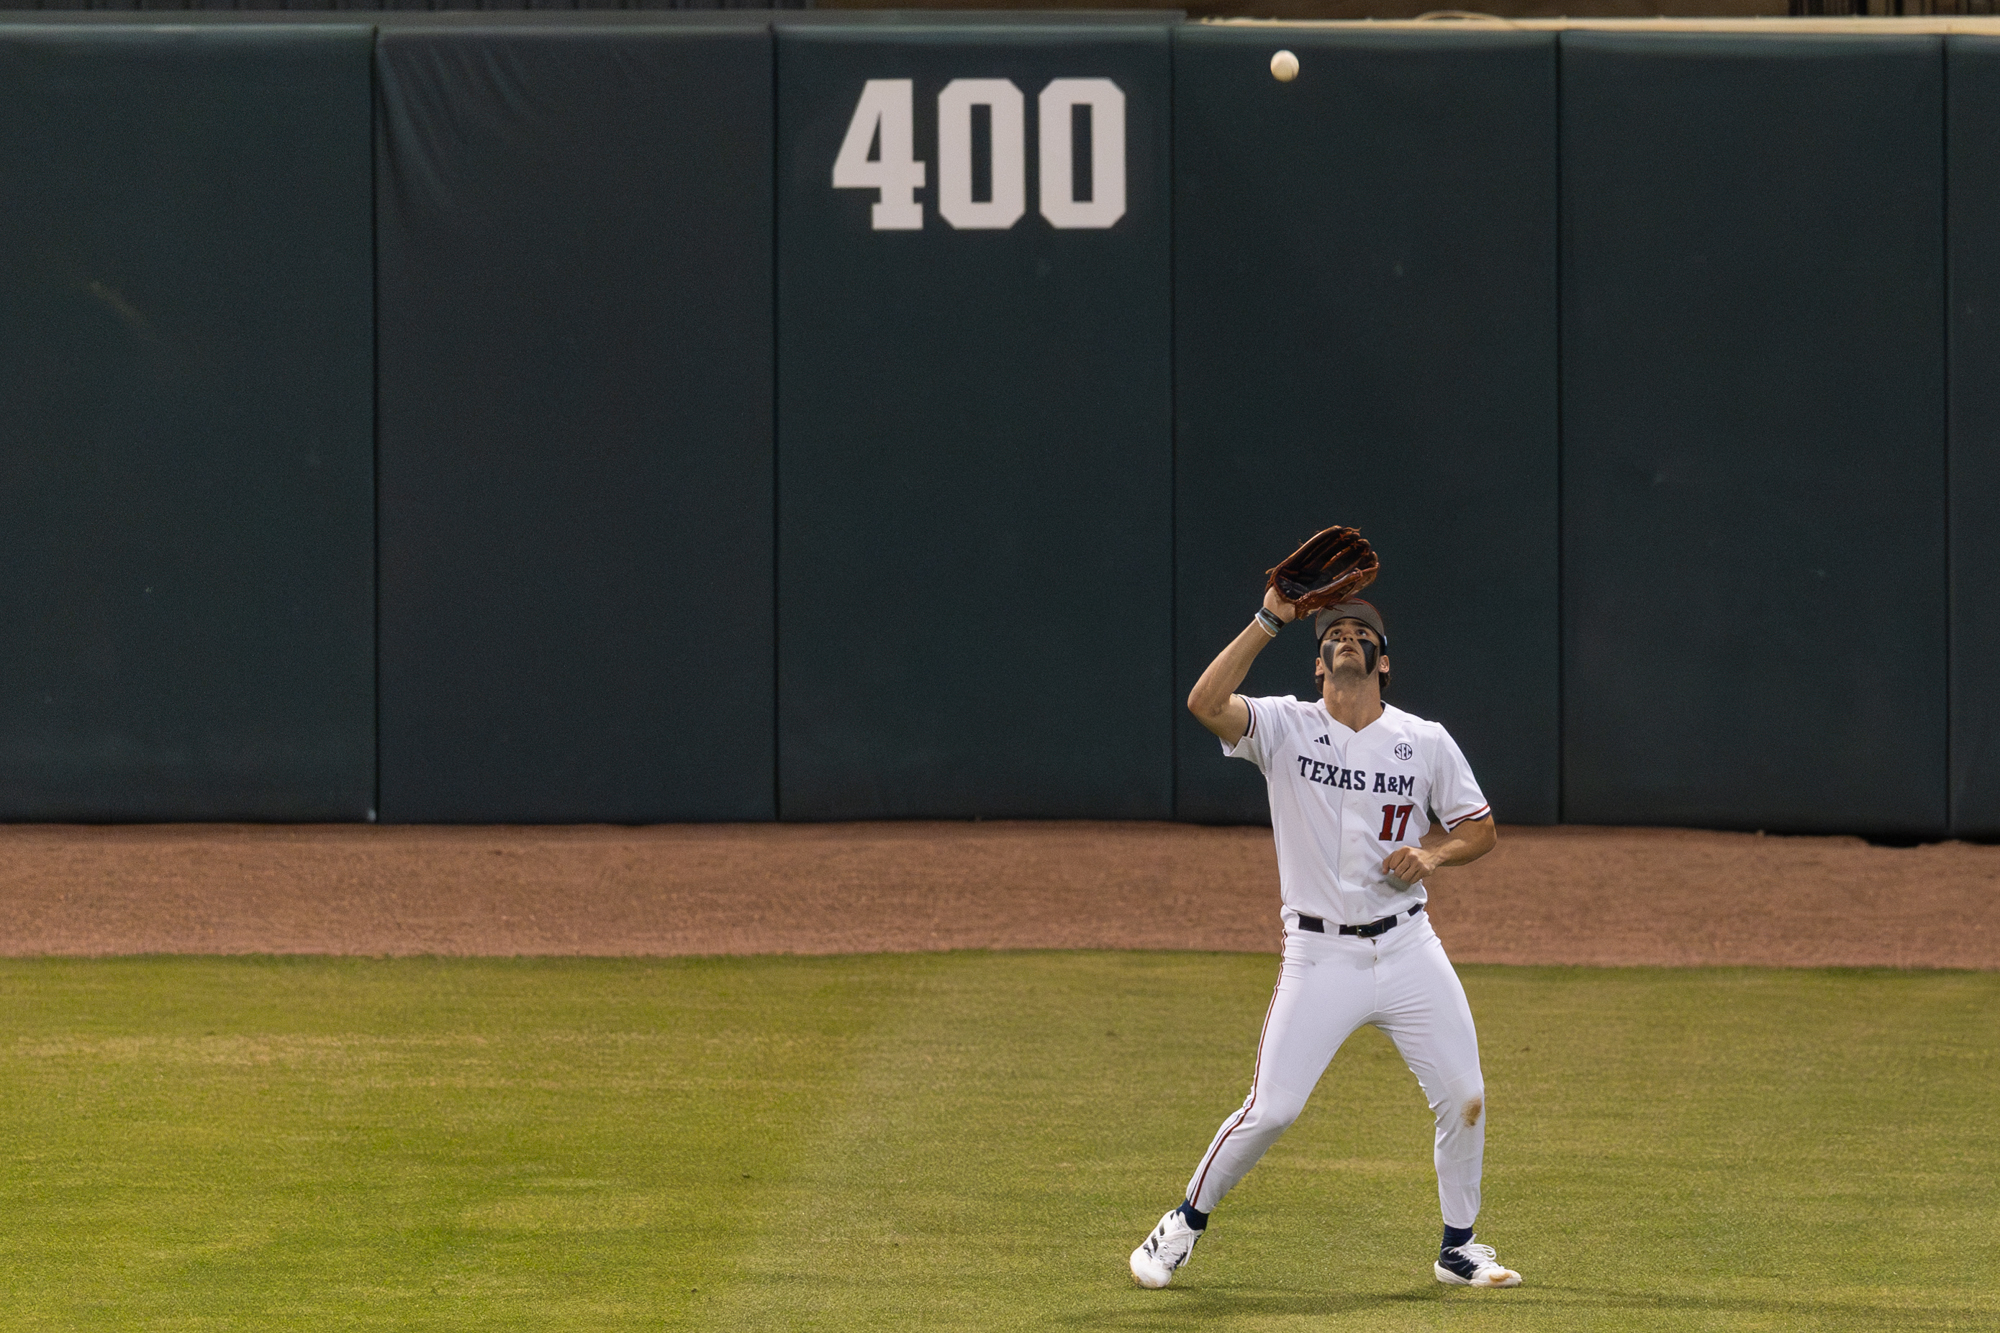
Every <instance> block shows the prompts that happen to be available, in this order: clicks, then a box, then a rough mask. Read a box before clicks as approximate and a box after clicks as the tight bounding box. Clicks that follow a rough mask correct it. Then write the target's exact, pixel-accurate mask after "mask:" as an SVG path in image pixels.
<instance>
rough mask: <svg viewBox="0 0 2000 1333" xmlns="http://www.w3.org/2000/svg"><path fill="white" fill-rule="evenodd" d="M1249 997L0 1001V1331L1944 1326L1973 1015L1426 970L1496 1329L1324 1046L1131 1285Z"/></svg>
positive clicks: (1020, 977) (1020, 972) (948, 977)
mask: <svg viewBox="0 0 2000 1333" xmlns="http://www.w3.org/2000/svg"><path fill="white" fill-rule="evenodd" d="M1275 967H1276V962H1275V959H1271V958H1264V957H1256V956H1243V955H1198V954H1129V953H1126V954H1120V953H1048V954H949V955H914V956H912V955H903V956H894V957H869V958H816V959H788V958H755V959H715V960H671V961H641V960H603V961H599V960H423V959H414V960H411V959H405V960H393V961H376V960H360V959H214V958H161V959H121V960H106V961H73V960H46V961H12V962H4V963H0V993H4V994H0V1061H4V1063H5V1066H6V1067H5V1068H4V1069H0V1127H4V1131H5V1136H6V1137H5V1140H4V1142H5V1144H6V1152H5V1154H4V1159H0V1160H4V1166H0V1210H4V1212H0V1265H4V1267H0V1274H4V1277H0V1281H4V1283H5V1288H4V1290H5V1297H6V1299H5V1300H4V1301H0V1328H129V1327H134V1326H144V1327H147V1328H153V1329H182V1328H186V1329H221V1328H232V1329H233V1328H279V1327H291V1326H295V1325H299V1324H302V1323H308V1322H309V1323H311V1324H313V1325H315V1326H324V1327H331V1328H415V1327H421V1328H474V1327H477V1328H530V1327H533V1328H563V1329H599V1328H602V1329H614V1328H617V1329H623V1328H650V1329H657V1328H661V1327H668V1328H704V1329H705V1328H743V1329H786V1328H796V1329H817V1328H835V1327H838V1328H842V1329H851V1328H854V1327H857V1326H862V1327H873V1328H883V1329H888V1328H937V1329H951V1328H962V1329H968V1330H969V1329H981V1330H985V1329H1010V1328H1030V1327H1036V1328H1039V1327H1053V1328H1113V1329H1119V1328H1139V1329H1149V1328H1162V1329H1167V1328H1183V1327H1186V1328H1193V1327H1197V1326H1199V1327H1202V1328H1223V1329H1246V1330H1248V1329H1289V1328H1304V1327H1308V1326H1310V1327H1313V1328H1325V1327H1355V1328H1362V1327H1366V1328H1370V1329H1377V1328H1381V1329H1402V1328H1422V1329H1429V1328H1467V1329H1485V1328H1494V1329H1514V1328H1519V1329H1566V1328H1578V1329H1582V1328H1590V1329H1601V1328H1627V1327H1629V1328H1649V1329H1654V1328H1690V1329H1692V1328H1701V1329H1737V1328H1743V1329H1749V1328H1831V1329H1843V1328H1892V1327H1893V1328H1979V1327H1993V1326H1995V1325H1996V1324H2000V1298H1996V1296H1995V1295H1994V1294H1993V1291H1992V1284H1991V1278H1990V1274H1991V1273H1992V1271H1993V1270H1994V1268H1995V1265H1996V1261H2000V1243H1996V1237H2000V1198H1996V1187H1995V1185H1994V1181H1995V1180H1996V1178H2000V1129H1996V1127H1995V1125H1994V1123H1993V1118H1992V1114H1991V1109H1990V1105H1989V1103H1990V1102H1991V1101H1992V1100H1993V1095H1994V1089H1995V1088H1996V1087H2000V1059H1997V1058H1996V1047H2000V1038H1996V1034H2000V976H1994V975H1990V974H1955V973H1891V972H1790V971H1756V970H1731V971H1670V970H1643V969H1614V970H1595V969H1535V968H1493V967H1468V968H1465V969H1462V971H1463V974H1464V976H1465V979H1466V985H1467V989H1468V992H1469V993H1470V994H1471V997H1472V1002H1473V1007H1474V1012H1475V1014H1476V1015H1477V1016H1478V1018H1479V1022H1480V1027H1481V1033H1482V1038H1483V1048H1484V1051H1485V1060H1486V1072H1487V1082H1488V1095H1489V1104H1490V1106H1491V1113H1492V1116H1493V1120H1492V1131H1491V1136H1490V1139H1489V1147H1488V1172H1487V1207H1486V1212H1485V1214H1484V1216H1483V1217H1482V1219H1481V1224H1480V1231H1481V1235H1482V1239H1487V1240H1491V1241H1492V1242H1494V1243H1495V1244H1497V1245H1498V1246H1499V1247H1500V1250H1501V1254H1502V1257H1503V1258H1504V1259H1506V1260H1507V1261H1508V1262H1510V1263H1512V1264H1514V1265H1515V1266H1516V1267H1519V1268H1521V1269H1522V1270H1523V1272H1524V1273H1526V1275H1527V1284H1526V1285H1525V1286H1523V1287H1522V1288H1520V1289H1518V1290H1515V1291H1510V1292H1491V1293H1487V1292H1466V1291H1457V1292H1452V1291H1446V1290H1443V1289H1441V1288H1439V1287H1438V1286H1437V1285H1436V1284H1435V1283H1434V1282H1433V1281H1432V1280H1431V1278H1430V1272H1429V1258H1430V1251H1431V1249H1432V1247H1434V1245H1435V1243H1436V1226H1437V1216H1436V1211H1437V1207H1436V1194H1435V1186H1434V1182H1433V1180H1432V1177H1431V1172H1430V1130H1429V1123H1428V1122H1429V1114H1428V1112H1427V1111H1426V1110H1425V1108H1424V1106H1423V1102H1422V1098H1421V1096H1420V1094H1419V1093H1418V1091H1417V1089H1416V1085H1415V1082H1414V1080H1413V1079H1411V1077H1410V1075H1409V1074H1408V1072H1407V1071H1406V1070H1405V1069H1404V1068H1403V1067H1402V1064H1401V1062H1400V1060H1399V1059H1398V1058H1397V1057H1396V1055H1395V1052H1394V1051H1393V1049H1391V1048H1390V1046H1389V1045H1388V1043H1387V1042H1386V1041H1384V1040H1383V1039H1381V1038H1380V1037H1379V1036H1377V1035H1376V1034H1374V1033H1373V1032H1372V1031H1367V1030H1364V1031H1363V1032H1362V1033H1361V1034H1358V1035H1357V1036H1356V1037H1355V1038H1354V1039H1353V1040H1352V1041H1350V1043H1349V1044H1348V1047H1347V1049H1345V1050H1344V1051H1343V1052H1342V1053H1341V1054H1340V1056H1339V1057H1338V1058H1337V1059H1336V1060H1335V1062H1334V1065H1333V1067H1332V1069H1331V1070H1330V1071H1329V1073H1328V1076H1327V1078H1326V1079H1325V1080H1324V1081H1323V1083H1322V1084H1321V1087H1320V1090H1319V1092H1318V1094H1317V1096H1316V1097H1315V1099H1314V1102H1313V1104H1312V1106H1311V1107H1309V1108H1308V1110H1307V1112H1306V1115H1305V1117H1304V1118H1303V1119H1301V1121H1300V1122H1299V1124H1298V1125H1297V1126H1295V1127H1294V1129H1293V1130H1292V1132H1291V1133H1290V1134H1288V1135H1287V1136H1286V1138H1285V1139H1284V1140H1283V1141H1281V1142H1280V1143H1279V1145H1278V1146H1277V1147H1276V1148H1275V1149H1273V1151H1272V1152H1271V1154H1270V1155H1269V1156H1268V1157H1267V1158H1266V1160H1265V1161H1264V1163H1263V1164H1262V1165H1260V1166H1259V1167H1258V1169H1257V1170H1256V1171H1255V1172H1253V1173H1252V1174H1251V1176H1250V1177H1249V1178H1248V1179H1247V1180H1246V1181H1245V1183H1244V1184H1243V1185H1242V1186H1241V1187H1240V1188H1239V1189H1238V1190H1237V1191H1236V1193H1235V1194H1234V1195H1232V1196H1231V1198H1230V1199H1229V1200H1227V1201H1226V1203H1225V1204H1224V1206H1223V1208H1222V1209H1221V1210H1219V1211H1218V1212H1217V1214H1216V1221H1215V1224H1214V1227H1213V1228H1212V1234H1211V1235H1210V1236H1209V1237H1208V1238H1207V1239H1205V1240H1204V1241H1203V1242H1202V1246H1201V1248H1200V1249H1198V1250H1197V1251H1196V1257H1195V1262H1194V1264H1193V1265H1192V1266H1191V1267H1190V1268H1189V1269H1188V1270H1186V1271H1185V1273H1184V1274H1183V1275H1182V1278H1181V1279H1180V1280H1178V1281H1177V1282H1176V1284H1175V1286H1174V1287H1173V1288H1171V1289H1169V1290H1167V1291H1164V1292H1141V1291H1138V1290H1135V1289H1133V1288H1132V1287H1131V1286H1130V1283H1129V1279H1128V1278H1127V1277H1126V1275H1125V1271H1124V1262H1125V1254H1126V1252H1127V1251H1129V1250H1130V1248H1131V1247H1132V1245H1133V1244H1135V1243H1136V1242H1137V1240H1138V1239H1139V1237H1140V1236H1141V1235H1142V1234H1143V1233H1144V1231H1145V1230H1146V1228H1147V1227H1148V1226H1150V1224H1151V1223H1152V1222H1153V1221H1154V1220H1155V1219H1156V1218H1157V1216H1158V1214H1159V1212H1160V1210H1161V1209H1163V1208H1165V1207H1166V1206H1168V1205H1169V1204H1170V1203H1171V1202H1173V1201H1174V1200H1175V1199H1177V1198H1178V1196H1179V1191H1180V1189H1181V1187H1182V1185H1183V1184H1184V1183H1185V1179H1186V1176H1187V1173H1188V1170H1189V1169H1190V1168H1191V1166H1192V1164H1193V1161H1194V1159H1195V1157H1196V1156H1197V1155H1198V1154H1199V1153H1200V1151H1201V1149H1202V1147H1203V1146H1204V1145H1205V1144H1206V1142H1207V1140H1208V1137H1209V1135H1210V1134H1211V1133H1212V1131H1213V1130H1214V1128H1215V1125H1216V1124H1217V1123H1218V1122H1219V1121H1220V1119H1221V1118H1222V1116H1223V1115H1225V1114H1226V1113H1227V1112H1228V1111H1229V1110H1230V1109H1231V1108H1232V1107H1233V1106H1234V1105H1235V1104H1236V1103H1237V1102H1239V1101H1240V1100H1241V1098H1242V1096H1243V1094H1244V1092H1245V1091H1247V1084H1248V1079H1249V1074H1250V1061H1251V1055H1252V1046H1253V1044H1254V1042H1255V1039H1256V1031H1257V1027H1258V1024H1259V1022H1260V1021H1261V1019H1262V1015H1263V1011H1264V1005H1265V1002H1266V1000H1267V999H1268V996H1269V988H1270V984H1271V980H1272V977H1273V975H1274V973H1275Z"/></svg>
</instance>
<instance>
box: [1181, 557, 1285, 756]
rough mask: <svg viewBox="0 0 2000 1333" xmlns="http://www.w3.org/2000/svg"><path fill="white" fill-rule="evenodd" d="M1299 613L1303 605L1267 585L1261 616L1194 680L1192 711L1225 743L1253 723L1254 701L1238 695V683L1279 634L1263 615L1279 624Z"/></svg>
mask: <svg viewBox="0 0 2000 1333" xmlns="http://www.w3.org/2000/svg"><path fill="white" fill-rule="evenodd" d="M1298 613H1299V609H1298V608H1297V607H1295V606H1293V605H1292V604H1291V603H1290V602H1288V601H1286V600H1285V599H1284V598H1283V597H1280V596H1279V595H1278V593H1277V590H1276V589H1274V588H1266V589H1265V590H1264V610H1263V611H1262V612H1260V613H1259V615H1258V618H1257V619H1255V620H1252V621H1251V622H1250V623H1249V624H1247V625H1245V626H1244V627H1243V632H1242V633H1241V634H1239V635H1237V636H1236V637H1235V639H1233V640H1231V642H1230V644H1229V646H1228V647H1227V648H1224V649H1223V650H1222V651H1221V652H1220V653H1218V654H1216V658H1215V660H1214V661H1213V662H1210V663H1209V664H1208V670H1206V671H1204V672H1202V673H1201V679H1200V680H1198V681H1196V682H1195V683H1194V689H1193V690H1192V691H1190V692H1189V694H1188V712H1190V713H1193V714H1194V715H1195V720H1196V721H1198V722H1200V723H1201V724H1202V725H1203V726H1204V727H1207V728H1208V729H1209V730H1210V731H1212V732H1214V733H1215V734H1216V735H1217V736H1218V737H1220V738H1221V740H1222V743H1223V744H1225V745H1234V744H1236V742H1238V741H1240V740H1242V739H1243V733H1244V732H1245V731H1246V730H1248V729H1249V726H1250V705H1249V704H1246V703H1244V702H1243V700H1242V699H1241V698H1239V697H1238V696H1237V693H1236V687H1237V686H1238V685H1241V684H1242V683H1243V678H1244V677H1245V676H1247V675H1249V674H1250V664H1251V663H1252V662H1254V661H1256V660H1257V654H1258V653H1261V652H1263V651H1264V648H1265V646H1266V645H1267V644H1269V643H1270V642H1271V640H1272V639H1274V638H1276V637H1277V634H1276V632H1275V631H1273V630H1270V629H1267V628H1265V626H1264V624H1263V616H1265V615H1269V616H1272V617H1274V618H1275V619H1276V620H1277V622H1278V623H1279V624H1281V625H1287V624H1290V623H1291V621H1292V618H1293V617H1294V616H1296V615H1298Z"/></svg>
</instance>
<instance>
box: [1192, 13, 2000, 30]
mask: <svg viewBox="0 0 2000 1333" xmlns="http://www.w3.org/2000/svg"><path fill="white" fill-rule="evenodd" d="M1196 22H1198V23H1201V24H1204V25H1209V26H1213V27H1242V28H1332V29H1336V30H1340V31H1354V32H1466V31H1471V30H1485V29H1511V30H1513V31H1517V32H1563V31H1570V30H1576V31H1590V32H1713V33H1739V32H1772V33H1787V34H1794V35H1795V34H1798V33H1815V32H1831V33H1868V34H1871V35H1874V36H1881V35H1884V34H1921V33H1971V34H1980V35H1987V36H2000V15H1991V16H1965V15H1928V16H1924V17H1918V18H1858V17H1855V18H1782V17H1775V18H1684V19H1677V18H1651V19H1592V18H1520V19H1509V18H1501V17H1499V16H1498V15H1494V14H1478V13H1473V12H1471V11H1468V10H1448V11H1441V12H1439V13H1436V14H1429V15H1423V16H1420V17H1418V18H1414V19H1253V18H1204V19H1198V20H1196Z"/></svg>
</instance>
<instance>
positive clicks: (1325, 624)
mask: <svg viewBox="0 0 2000 1333" xmlns="http://www.w3.org/2000/svg"><path fill="white" fill-rule="evenodd" d="M1336 620H1358V621H1360V622H1361V623H1362V624H1364V625H1366V626H1367V627H1368V628H1369V629H1372V630H1374V631H1375V637H1376V638H1378V639H1380V640H1381V641H1382V646H1383V647H1384V648H1387V647H1388V646H1389V631H1388V630H1386V629H1383V628H1382V613H1381V612H1380V611H1377V610H1376V609H1375V604H1374V603H1373V602H1368V601H1363V600H1362V599H1361V598H1359V597H1356V598H1354V599H1353V600H1352V601H1346V602H1335V603H1334V604H1333V605H1332V606H1329V607H1327V608H1326V609H1325V610H1324V611H1321V612H1320V613H1319V614H1318V615H1316V616H1314V617H1313V639H1314V640H1315V641H1318V640H1321V639H1324V638H1326V632H1327V631H1328V630H1330V629H1332V628H1333V622H1334V621H1336Z"/></svg>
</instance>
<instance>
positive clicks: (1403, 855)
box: [1382, 847, 1444, 884]
mask: <svg viewBox="0 0 2000 1333" xmlns="http://www.w3.org/2000/svg"><path fill="white" fill-rule="evenodd" d="M1443 862H1444V858H1443V857H1442V856H1439V855H1438V854H1437V853H1436V852H1433V851H1429V850H1427V849H1425V848H1422V847H1398V848H1397V849H1396V850H1395V851H1393V852H1390V853H1389V855H1388V856H1387V857H1386V858H1384V860H1383V862H1382V871H1383V873H1384V874H1389V875H1394V876H1395V877H1396V878H1397V879H1400V880H1402V881H1403V883H1405V884H1415V883H1417V882H1418V881H1420V880H1422V879H1423V877H1424V876H1425V875H1428V874H1430V873H1431V871H1433V870H1436V869H1437V868H1438V866H1439V865H1441V864H1442V863H1443Z"/></svg>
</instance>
